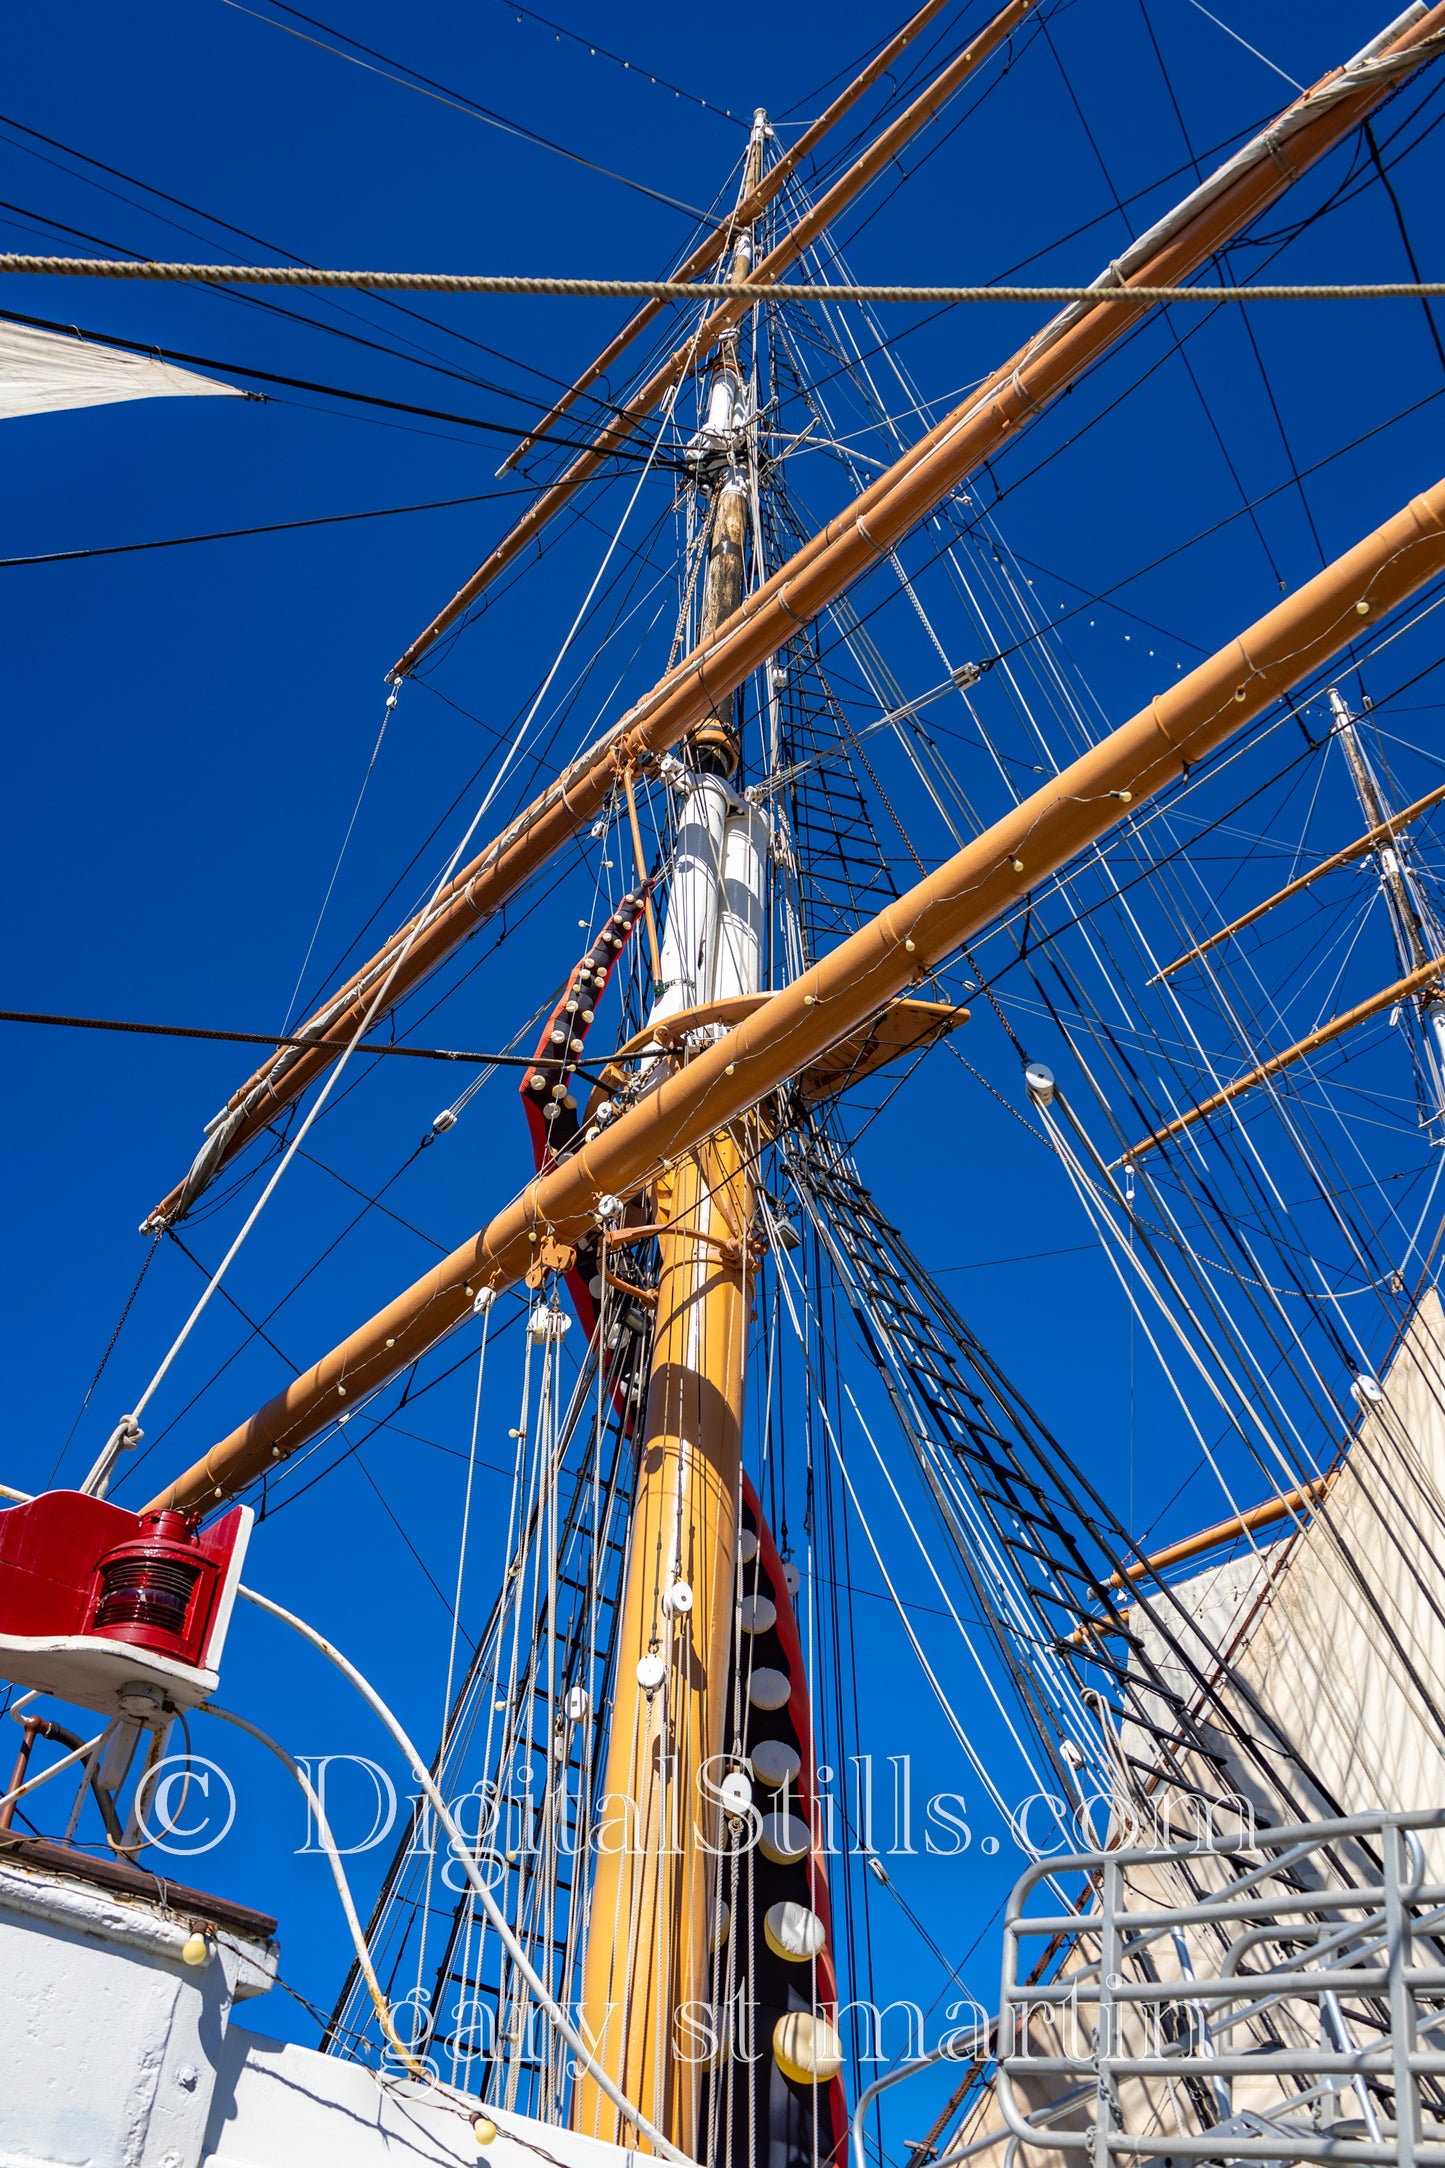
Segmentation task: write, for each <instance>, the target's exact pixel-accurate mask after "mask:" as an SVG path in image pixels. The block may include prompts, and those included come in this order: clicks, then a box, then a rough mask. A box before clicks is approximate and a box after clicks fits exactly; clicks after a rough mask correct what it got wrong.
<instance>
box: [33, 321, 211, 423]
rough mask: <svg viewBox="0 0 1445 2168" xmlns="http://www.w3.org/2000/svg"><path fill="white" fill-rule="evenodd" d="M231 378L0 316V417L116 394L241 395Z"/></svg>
mask: <svg viewBox="0 0 1445 2168" xmlns="http://www.w3.org/2000/svg"><path fill="white" fill-rule="evenodd" d="M245 396H246V394H245V393H244V392H243V391H241V390H239V389H238V388H237V386H236V385H234V384H221V383H218V382H217V380H216V379H215V377H211V376H199V375H198V374H197V373H196V371H195V370H194V369H178V368H177V367H176V366H175V364H174V363H173V362H169V361H165V360H163V359H162V358H161V356H160V355H159V354H126V353H123V352H122V351H121V349H120V348H119V347H117V346H100V345H97V343H96V342H95V341H94V340H93V339H82V338H81V337H80V335H79V333H77V332H63V331H41V330H38V329H37V328H36V327H35V326H34V325H32V324H15V323H4V322H0V420H5V421H9V420H13V419H14V417H15V416H16V415H19V414H59V413H61V412H63V411H64V409H65V408H66V407H88V406H111V405H113V404H114V403H115V401H117V400H119V399H179V398H184V397H196V398H199V397H216V398H222V399H244V398H245Z"/></svg>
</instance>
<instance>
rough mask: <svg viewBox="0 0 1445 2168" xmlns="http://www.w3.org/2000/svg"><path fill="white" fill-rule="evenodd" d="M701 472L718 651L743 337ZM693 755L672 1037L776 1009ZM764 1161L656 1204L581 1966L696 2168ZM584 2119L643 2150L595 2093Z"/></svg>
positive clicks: (706, 777) (647, 2107) (729, 584)
mask: <svg viewBox="0 0 1445 2168" xmlns="http://www.w3.org/2000/svg"><path fill="white" fill-rule="evenodd" d="M768 134H769V131H768V127H767V119H766V115H765V114H764V113H763V112H761V111H759V112H758V113H757V114H756V115H755V117H754V122H753V132H752V137H751V140H750V143H749V147H748V155H747V159H746V162H745V168H744V174H743V183H742V191H741V195H740V198H739V201H740V203H742V202H744V201H746V199H747V198H748V196H749V195H751V194H752V193H753V192H754V191H755V190H756V188H757V186H758V182H759V178H760V175H761V169H762V158H763V150H764V145H765V143H766V141H767V139H768ZM752 258H753V247H752V233H751V230H750V229H749V228H746V227H744V228H741V229H740V230H739V232H738V234H737V237H736V242H735V246H734V252H733V256H732V260H731V264H730V272H731V276H732V277H733V279H735V280H737V279H746V278H747V276H748V273H749V270H750V268H751V265H752ZM689 454H690V460H691V463H692V465H693V468H694V471H695V472H696V473H697V474H698V476H699V479H700V480H701V481H703V482H704V484H705V485H706V486H707V487H708V488H709V491H710V503H709V509H708V540H707V562H706V572H705V577H704V582H703V598H702V607H701V619H700V623H699V627H698V638H697V642H696V645H697V646H699V647H702V648H706V647H707V645H708V643H709V642H710V641H711V640H712V638H713V636H714V634H715V633H716V631H717V628H718V626H719V625H721V624H722V623H724V622H725V621H726V620H727V619H728V618H730V617H731V616H732V614H733V612H734V611H735V610H736V609H737V608H738V606H739V604H740V603H741V601H742V599H743V587H744V548H745V539H746V534H747V524H748V519H747V515H748V504H749V493H750V461H751V457H752V429H751V416H750V414H749V412H748V392H747V388H746V386H745V383H744V381H743V378H742V375H741V373H740V371H739V367H738V353H737V333H736V332H731V333H729V334H728V335H727V337H726V338H724V339H723V340H722V341H721V342H720V343H719V347H718V349H717V355H716V360H715V363H714V366H713V369H712V372H711V376H710V379H709V382H708V387H707V395H706V407H705V419H704V421H703V424H702V427H701V428H700V429H699V431H698V432H697V435H696V436H695V437H694V439H693V442H692V444H691V446H690V447H689ZM684 754H685V761H686V773H685V775H684V776H683V777H682V778H681V779H680V780H681V782H682V787H683V788H684V790H685V793H686V795H685V796H684V799H683V803H682V806H681V808H680V812H679V817H678V823H677V836H676V847H675V850H674V853H673V871H672V880H671V885H670V891H669V899H668V912H667V922H666V925H665V928H664V932H663V941H662V952H661V966H660V978H661V983H660V985H659V986H658V988H657V989H656V998H655V1001H654V1005H653V1009H652V1015H651V1019H650V1022H651V1023H652V1024H661V1023H662V1022H663V1021H664V1020H665V1019H669V1020H673V1023H674V1029H675V1028H676V1024H677V1022H678V1020H680V1018H681V1016H682V1014H683V1013H684V1012H686V1011H688V1010H690V1009H695V1008H697V1007H698V1006H699V1005H700V1004H702V1003H704V1002H710V1001H717V1000H726V999H729V998H731V997H735V996H738V995H746V994H755V993H757V992H758V991H759V990H760V987H761V978H762V961H763V938H762V913H763V896H762V885H763V868H764V853H763V850H762V848H761V836H760V822H759V816H758V815H757V814H756V813H755V812H754V811H753V809H752V808H750V807H749V806H747V805H746V804H744V803H743V802H742V801H741V800H739V799H738V797H737V796H736V795H735V794H734V791H733V788H732V782H733V778H734V777H735V776H736V774H737V772H738V768H739V764H740V758H741V751H740V746H739V742H738V733H737V721H736V700H735V696H734V695H732V694H728V695H726V696H725V697H724V699H723V700H722V701H721V702H720V703H719V704H718V707H717V708H716V709H715V710H714V712H713V714H712V715H711V716H709V717H708V718H707V719H706V720H705V721H704V722H703V723H701V724H700V725H699V727H698V728H697V729H696V730H695V731H694V732H693V734H692V736H691V737H690V738H689V739H688V740H687V741H685V745H684ZM715 1029H716V1027H704V1033H705V1034H706V1035H709V1036H710V1035H711V1032H712V1031H713V1030H715ZM671 1036H672V1034H669V1037H671ZM665 1058H667V1057H666V1056H663V1055H659V1059H665ZM752 1119H753V1120H754V1121H756V1116H754V1117H752ZM751 1156H752V1155H751V1153H750V1151H749V1150H748V1148H747V1136H746V1132H745V1131H744V1130H743V1129H742V1128H741V1125H733V1126H730V1127H728V1128H725V1129H722V1130H719V1131H718V1132H717V1133H716V1134H714V1135H713V1136H711V1137H709V1138H707V1139H706V1140H705V1141H704V1142H703V1143H702V1144H701V1145H699V1146H698V1147H696V1148H695V1149H693V1150H690V1151H687V1152H685V1153H683V1154H682V1155H681V1156H680V1157H679V1158H677V1159H675V1160H674V1161H673V1162H672V1163H671V1164H670V1165H669V1166H667V1167H666V1168H665V1169H664V1171H663V1173H662V1175H661V1176H660V1177H659V1179H658V1180H657V1181H656V1183H655V1184H654V1187H653V1192H652V1195H653V1204H654V1224H655V1225H656V1227H657V1230H658V1249H659V1253H660V1267H659V1273H658V1281H657V1312H656V1327H655V1333H654V1338H653V1347H652V1360H651V1368H650V1374H649V1380H648V1390H647V1402H646V1414H645V1418H644V1423H643V1430H642V1437H641V1442H640V1449H639V1455H638V1464H637V1479H636V1490H635V1494H634V1499H633V1507H632V1516H631V1529H630V1536H629V1548H628V1558H627V1568H626V1575H625V1580H624V1586H623V1593H622V1612H621V1624H620V1635H619V1642H618V1655H617V1673H616V1676H617V1686H616V1694H615V1700H614V1705H613V1712H612V1723H611V1729H610V1733H609V1739H608V1750H607V1767H606V1776H605V1781H604V1786H603V1791H604V1799H603V1807H602V1813H601V1817H600V1823H599V1828H598V1832H597V1855H598V1856H597V1864H596V1870H595V1874H594V1879H593V1886H592V1895H591V1906H590V1911H589V1916H588V1928H587V1937H586V1942H585V1947H584V1956H583V1968H582V1978H583V1989H582V2019H583V2025H584V2029H585V2031H586V2033H587V2035H588V2037H589V2038H591V2039H593V2040H595V2041H596V2042H597V2052H598V2054H599V2056H600V2058H601V2060H602V2063H603V2065H604V2067H605V2068H606V2069H607V2071H608V2073H609V2075H610V2076H611V2077H613V2078H614V2079H615V2080H616V2082H617V2084H618V2085H619V2086H620V2087H621V2089H622V2090H623V2092H625V2094H626V2095H627V2097H628V2099H630V2100H634V2101H636V2102H637V2103H638V2104H639V2106H640V2107H641V2108H642V2110H643V2112H644V2113H645V2114H647V2115H649V2116H651V2118H652V2119H653V2121H654V2122H655V2123H656V2124H657V2125H658V2127H659V2128H660V2129H663V2130H665V2131H666V2132H667V2134H668V2136H669V2137H670V2138H671V2139H672V2140H673V2142H674V2143H675V2144H676V2145H678V2146H679V2147H681V2148H682V2149H683V2150H684V2151H685V2152H687V2153H689V2154H692V2155H693V2156H694V2157H696V2155H697V2148H698V2128H699V2106H700V2098H701V2090H702V2081H703V2078H704V2076H705V2074H706V2063H705V2061H704V2060H702V2059H699V2058H698V2057H697V2056H696V2054H693V2055H689V2054H686V2053H684V2052H682V2049H683V2047H684V2045H685V2044H687V2043H691V2044H692V2045H693V2046H694V2047H695V2046H696V2039H695V2036H694V2034H693V2033H692V2032H691V2031H689V2032H687V2033H686V2035H685V2039H684V2038H680V2037H679V2035H678V2032H677V2028H678V2025H679V2021H680V2020H681V2022H682V2023H683V2024H684V2025H686V2024H687V2021H688V2017H689V2015H695V2014H696V2013H697V2012H698V2011H699V2010H700V2009H701V2008H702V2007H703V2006H707V2005H709V2004H710V1997H709V1992H708V1983H709V1975H710V1971H711V1951H712V1948H713V1945H714V1942H715V1940H716V1921H715V1913H716V1909H717V1901H718V1893H717V1872H716V1859H715V1853H714V1850H713V1849H712V1847H714V1846H716V1844H717V1839H718V1827H719V1825H718V1818H717V1814H716V1811H715V1808H713V1809H707V1808H705V1798H706V1797H715V1794H706V1795H705V1794H704V1791H703V1788H702V1784H701V1782H700V1779H704V1778H711V1779H712V1781H713V1782H714V1784H715V1783H716V1781H717V1779H718V1778H719V1777H720V1776H721V1773H722V1768H723V1763H722V1757H723V1755H724V1752H725V1750H726V1747H727V1744H728V1739H727V1717H728V1676H729V1657H730V1651H731V1644H732V1637H733V1598H734V1589H733V1583H734V1566H735V1560H736V1556H737V1543H738V1514H739V1498H740V1490H741V1479H742V1427H743V1389H744V1379H745V1373H746V1360H747V1341H748V1328H749V1294H748V1284H747V1282H748V1269H749V1260H748V1250H747V1245H748V1230H749V1228H750V1226H751V1223H752V1217H753V1209H754V1207H753V1196H752V1187H751V1182H750V1178H749V1160H750V1158H751ZM572 2122H573V2127H574V2128H575V2129H577V2130H579V2131H586V2132H588V2133H589V2134H593V2135H596V2136H599V2137H603V2138H608V2139H612V2140H614V2141H616V2142H618V2143H622V2144H626V2145H636V2144H638V2143H639V2138H638V2134H637V2132H636V2131H635V2130H634V2129H632V2128H631V2127H630V2126H628V2127H619V2117H618V2115H617V2111H616V2110H615V2109H614V2108H613V2107H612V2105H611V2104H610V2103H609V2102H608V2101H607V2100H606V2099H605V2097H604V2096H603V2094H602V2093H601V2091H600V2089H599V2087H598V2086H597V2084H596V2082H595V2080H593V2079H592V2078H590V2077H587V2076H585V2075H579V2078H578V2081H577V2084H576V2087H575V2090H574V2094H573V2103H572Z"/></svg>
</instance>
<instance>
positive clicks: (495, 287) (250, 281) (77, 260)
mask: <svg viewBox="0 0 1445 2168" xmlns="http://www.w3.org/2000/svg"><path fill="white" fill-rule="evenodd" d="M235 4H236V0H227V5H228V6H234V5H235ZM0 272H15V273H30V274H34V275H37V276H40V277H59V278H96V279H161V280H177V279H180V280H184V281H186V282H187V283H189V284H194V285H198V286H303V287H318V288H323V289H326V288H332V287H343V288H348V289H355V290H356V291H359V292H363V293H419V294H492V295H507V294H539V295H544V296H552V297H557V298H565V299H578V300H584V301H586V300H591V301H626V300H630V301H687V302H697V301H706V300H708V299H709V298H710V297H711V296H712V295H714V294H715V295H716V296H717V298H718V299H719V300H721V299H724V298H725V299H727V300H730V301H787V302H800V303H803V304H804V305H807V304H809V303H816V302H819V301H867V302H903V303H910V304H917V305H922V306H927V305H931V304H941V305H943V306H944V307H947V308H952V307H954V306H956V305H959V304H962V303H965V302H970V303H971V302H988V301H1022V302H1045V301H1048V302H1097V303H1110V304H1114V305H1120V306H1123V307H1126V308H1128V307H1136V306H1140V307H1145V308H1148V307H1152V306H1153V305H1154V304H1155V303H1156V302H1161V301H1194V302H1202V303H1205V304H1206V305H1208V306H1211V307H1212V306H1213V305H1214V304H1215V303H1217V302H1227V301H1427V300H1438V299H1439V298H1440V297H1442V296H1445V281H1442V280H1438V279H1437V280H1430V279H1427V280H1421V281H1415V280H1404V281H1390V282H1379V283H1374V284H1366V283H1363V282H1359V281H1353V282H1341V283H1331V284H1329V285H1324V284H1318V285H1297V286H1279V285H1258V286H786V285H782V284H776V285H758V284H755V283H754V282H753V281H751V280H746V281H738V282H731V281H730V282H729V283H728V284H726V285H722V286H717V287H712V286H708V285H705V284H702V283H699V282H688V281H685V280H684V281H679V280H676V279H580V278H547V277H540V276H538V277H533V276H528V275H525V274H520V273H518V274H512V273H508V272H497V273H489V272H466V271H322V270H312V269H311V268H310V267H309V266H306V265H293V264H221V263H152V262H149V261H142V262H120V261H117V260H116V259H115V258H113V257H109V256H18V255H11V254H8V253H7V254H0Z"/></svg>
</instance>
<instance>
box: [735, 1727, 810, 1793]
mask: <svg viewBox="0 0 1445 2168" xmlns="http://www.w3.org/2000/svg"><path fill="white" fill-rule="evenodd" d="M748 1760H749V1761H750V1762H751V1763H752V1765H753V1775H754V1776H755V1777H756V1778H757V1780H758V1782H759V1784H766V1785H767V1786H768V1787H769V1789H770V1790H772V1791H776V1790H777V1788H778V1786H779V1785H780V1784H794V1783H796V1782H797V1778H798V1772H799V1770H800V1769H801V1768H802V1766H803V1761H802V1756H801V1755H800V1754H799V1752H798V1750H797V1748H796V1747H795V1746H789V1744H788V1742H787V1740H786V1739H759V1741H758V1743H757V1745H756V1746H755V1747H754V1748H753V1750H752V1753H751V1754H750V1755H749V1756H748Z"/></svg>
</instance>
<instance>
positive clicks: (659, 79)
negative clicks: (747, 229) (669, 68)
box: [502, 0, 748, 128]
mask: <svg viewBox="0 0 1445 2168" xmlns="http://www.w3.org/2000/svg"><path fill="white" fill-rule="evenodd" d="M502 5H503V7H504V8H506V9H507V11H508V13H509V14H513V15H515V16H516V18H517V20H518V22H520V21H521V20H522V17H523V16H524V15H525V16H526V18H527V20H528V21H529V22H533V23H540V24H541V25H542V27H543V29H544V30H550V31H551V32H552V33H553V35H554V36H555V37H556V38H557V40H558V41H559V42H560V41H561V40H562V39H563V38H565V39H566V40H567V42H568V43H569V44H571V45H582V46H585V47H586V48H587V50H588V52H589V53H591V54H592V55H593V57H594V58H596V59H601V60H610V61H613V62H614V63H615V64H616V66H617V67H619V68H626V69H627V70H628V71H629V72H630V73H631V74H633V75H641V76H644V77H645V78H646V80H647V81H648V82H649V83H655V84H656V85H657V87H658V88H659V90H670V91H671V92H672V95H673V96H674V98H686V99H687V101H688V103H689V105H700V106H701V107H702V109H703V111H704V113H716V114H717V115H718V116H719V118H720V119H722V120H730V121H732V122H733V123H734V124H735V126H737V127H739V128H746V127H747V126H748V123H747V121H745V120H744V119H743V118H742V117H741V115H739V114H737V113H734V112H732V111H731V110H730V109H729V108H728V107H727V106H725V105H718V104H717V103H716V101H715V100H713V99H710V98H699V97H698V95H697V93H696V92H695V91H691V90H682V89H681V88H679V86H678V85H677V84H676V83H671V82H669V81H668V79H667V77H666V76H665V75H654V74H653V73H652V71H651V69H650V68H648V67H647V66H645V65H644V63H643V62H641V61H633V60H624V59H623V57H622V55H621V54H620V53H612V52H609V51H608V49H607V47H606V46H605V45H594V44H593V43H592V41H591V39H590V38H584V37H581V36H579V34H578V33H577V31H575V30H569V29H568V28H567V26H566V24H565V23H554V22H553V21H552V18H551V17H550V16H549V15H539V14H538V13H537V12H536V10H535V9H534V8H522V7H518V6H517V4H516V0H502Z"/></svg>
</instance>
